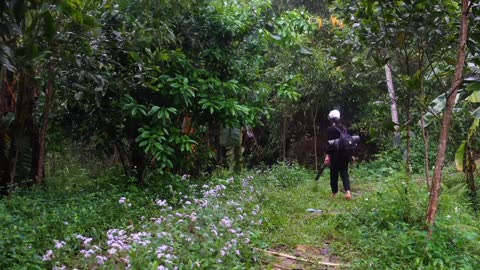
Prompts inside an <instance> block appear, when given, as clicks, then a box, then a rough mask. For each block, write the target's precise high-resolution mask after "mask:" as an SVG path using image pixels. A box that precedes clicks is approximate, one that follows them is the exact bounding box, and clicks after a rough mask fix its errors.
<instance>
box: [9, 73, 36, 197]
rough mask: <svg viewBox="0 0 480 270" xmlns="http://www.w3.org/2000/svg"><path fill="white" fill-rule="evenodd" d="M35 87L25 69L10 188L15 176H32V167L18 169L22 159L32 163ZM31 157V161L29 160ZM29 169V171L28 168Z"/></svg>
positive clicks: (20, 77) (12, 149)
mask: <svg viewBox="0 0 480 270" xmlns="http://www.w3.org/2000/svg"><path fill="white" fill-rule="evenodd" d="M33 96H34V87H32V85H31V82H30V78H29V76H28V75H27V74H25V72H24V71H21V72H20V73H19V75H18V88H17V103H16V106H15V120H14V123H13V138H12V141H11V143H10V154H9V158H8V159H9V161H10V183H9V186H10V189H11V188H12V187H13V184H14V182H15V177H17V174H19V173H20V174H21V176H22V177H32V176H33V173H32V171H31V168H23V170H18V164H19V161H20V160H21V161H22V163H23V164H28V163H30V166H31V165H32V164H31V160H32V159H31V157H29V154H28V152H29V151H31V150H32V143H31V136H32V133H33V132H32V129H33V105H34V97H33ZM27 159H30V161H27ZM27 169H28V170H29V171H28V172H27V171H26V170H27ZM9 193H10V192H9Z"/></svg>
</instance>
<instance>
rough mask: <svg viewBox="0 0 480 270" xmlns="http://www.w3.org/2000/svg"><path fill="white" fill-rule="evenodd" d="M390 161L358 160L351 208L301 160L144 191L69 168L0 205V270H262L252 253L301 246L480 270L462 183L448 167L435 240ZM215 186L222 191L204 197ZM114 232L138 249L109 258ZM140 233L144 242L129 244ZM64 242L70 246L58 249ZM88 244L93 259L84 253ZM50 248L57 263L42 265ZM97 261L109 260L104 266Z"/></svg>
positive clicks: (370, 261)
mask: <svg viewBox="0 0 480 270" xmlns="http://www.w3.org/2000/svg"><path fill="white" fill-rule="evenodd" d="M389 165H392V163H391V162H390V161H389V162H383V161H381V160H380V161H378V162H374V163H370V164H359V165H355V166H354V167H353V168H352V170H351V185H352V191H353V196H354V199H353V200H352V201H346V200H345V199H344V198H343V196H340V194H339V196H338V197H337V198H331V192H330V186H329V180H328V178H329V176H328V170H327V171H326V172H325V173H324V175H323V176H322V177H321V178H320V180H319V181H318V182H316V181H314V177H315V174H314V172H313V171H311V170H306V169H304V168H301V167H299V166H297V165H285V164H279V165H276V166H273V167H271V168H267V169H263V170H254V171H248V172H245V173H244V174H242V175H237V176H235V177H234V178H230V176H229V175H228V173H227V172H217V173H216V174H215V175H213V176H211V177H210V178H209V179H204V180H202V181H200V180H198V179H181V177H170V178H155V179H151V180H152V181H151V182H150V183H149V184H148V185H146V186H144V187H137V186H135V185H133V184H132V183H129V181H128V180H127V179H125V178H124V177H121V176H118V175H119V174H118V172H117V171H104V172H103V173H101V172H95V174H94V175H92V174H90V173H89V171H87V170H85V169H82V168H81V167H80V166H78V164H77V165H75V163H72V164H70V165H69V167H68V169H67V168H66V167H64V168H63V169H62V170H59V171H58V172H59V173H58V174H57V175H56V176H55V177H50V178H48V179H47V185H46V186H43V187H38V188H35V189H32V190H19V191H18V192H17V193H16V194H14V196H13V197H12V198H10V199H7V198H3V199H1V200H0V226H1V227H2V230H1V231H0V269H52V268H54V267H58V268H61V267H62V266H65V267H67V268H68V269H71V268H74V267H77V268H79V269H92V268H96V269H126V268H128V264H130V268H131V269H146V268H147V269H157V268H158V267H159V266H160V265H164V266H167V267H169V269H173V266H177V267H178V268H179V269H258V268H260V269H265V268H268V267H269V266H266V265H265V258H264V257H263V256H261V255H260V254H258V252H254V251H253V248H255V247H256V248H265V249H273V250H277V251H281V252H285V253H292V254H295V253H294V251H295V250H296V249H297V247H298V246H308V247H312V248H315V249H317V250H320V249H322V248H327V249H328V256H331V257H333V258H334V260H336V261H338V262H341V263H346V264H349V265H351V268H352V269H480V246H479V245H478V243H479V241H480V229H479V226H478V225H477V224H478V222H479V221H480V220H479V218H478V216H476V215H475V214H474V213H473V210H472V208H471V205H470V204H469V200H468V197H467V191H466V188H465V185H464V183H463V178H462V176H461V175H460V174H457V173H456V172H455V171H454V170H451V169H449V168H447V169H446V171H445V175H446V178H445V180H444V185H443V192H442V196H441V205H440V209H439V213H438V217H437V223H436V227H435V228H434V235H433V238H431V239H430V238H428V235H427V232H426V225H425V222H424V220H425V212H426V208H427V203H428V193H427V192H426V187H425V181H424V180H422V178H421V176H414V177H412V179H411V180H408V179H407V177H406V176H405V174H404V173H403V172H401V170H400V169H399V168H401V166H400V165H398V164H394V166H392V167H389ZM204 184H207V185H208V187H207V186H203V185H204ZM222 185H224V186H225V189H223V186H222ZM340 185H341V184H340ZM218 188H219V189H220V191H219V192H218V193H219V196H217V195H215V196H210V195H208V196H207V197H204V196H205V194H206V193H204V192H206V191H207V190H215V189H218ZM214 193H216V192H214ZM122 197H124V198H125V202H124V203H121V202H120V201H121V200H120V199H121V198H122ZM159 200H166V202H168V206H171V207H172V208H166V207H167V206H159V205H158V204H157V203H158V202H159ZM198 200H201V201H198ZM207 200H208V202H207V204H205V205H203V206H202V202H203V203H205V202H206V201H207ZM194 202H196V203H194ZM257 205H258V206H257ZM310 208H311V209H317V210H321V211H322V212H321V213H310V212H308V211H307V209H310ZM159 220H160V221H161V222H156V221H159ZM230 224H232V225H230ZM111 229H117V230H124V231H125V235H126V237H127V236H128V239H124V240H122V241H126V243H129V244H131V247H129V248H128V249H126V250H120V251H116V252H115V253H114V254H110V252H111V248H112V246H111V245H110V244H109V243H108V241H107V240H108V239H107V237H109V236H108V235H111V234H112V233H111V231H110V230H111ZM139 233H141V234H142V235H143V236H142V237H141V238H142V241H143V240H147V241H148V244H146V245H145V246H144V245H142V244H141V243H142V242H138V243H137V242H135V241H137V240H135V241H134V240H132V239H134V238H136V237H137V238H138V234H139ZM159 233H163V234H165V235H163V236H162V237H160V238H159V237H156V235H158V234H159ZM78 235H81V236H82V237H85V238H92V243H91V244H89V245H85V244H83V243H82V241H84V240H79V239H78V237H79V236H78ZM82 239H83V238H82ZM56 241H57V242H56ZM61 241H63V242H65V245H64V246H63V247H61V248H58V249H57V248H55V247H54V246H55V244H56V243H58V242H61ZM94 246H96V248H98V249H96V248H93V247H94ZM162 247H165V250H164V251H160V250H161V249H162ZM88 249H95V255H94V256H92V257H85V256H84V255H83V253H82V252H85V251H87V250H88ZM48 250H52V251H53V253H54V257H52V258H50V259H49V260H47V261H44V260H42V257H43V256H45V255H46V254H47V252H48ZM167 251H169V252H171V254H170V255H175V256H176V257H174V258H173V259H172V260H171V261H172V262H169V261H170V260H166V259H165V257H162V256H163V255H160V253H161V252H167ZM162 254H163V253H162ZM97 256H99V257H97ZM102 257H104V258H106V259H107V261H105V262H104V264H99V263H98V260H99V258H100V259H101V258H102ZM127 262H128V263H127ZM307 266H308V265H307ZM310 267H312V269H314V268H315V267H314V266H312V265H310ZM159 269H161V268H159Z"/></svg>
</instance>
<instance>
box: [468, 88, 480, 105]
mask: <svg viewBox="0 0 480 270" xmlns="http://www.w3.org/2000/svg"><path fill="white" fill-rule="evenodd" d="M479 85H480V84H479ZM467 100H468V101H470V102H473V103H477V102H480V90H477V91H475V92H473V93H472V94H471V95H470V96H468V97H467Z"/></svg>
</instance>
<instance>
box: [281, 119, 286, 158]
mask: <svg viewBox="0 0 480 270" xmlns="http://www.w3.org/2000/svg"><path fill="white" fill-rule="evenodd" d="M282 150H283V162H285V161H287V113H286V112H284V113H283V149H282Z"/></svg>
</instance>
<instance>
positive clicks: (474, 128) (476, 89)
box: [455, 79, 480, 200]
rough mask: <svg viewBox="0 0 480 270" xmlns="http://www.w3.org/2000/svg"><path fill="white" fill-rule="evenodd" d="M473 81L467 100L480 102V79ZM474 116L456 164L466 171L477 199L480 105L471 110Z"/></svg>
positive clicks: (469, 87)
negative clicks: (475, 156)
mask: <svg viewBox="0 0 480 270" xmlns="http://www.w3.org/2000/svg"><path fill="white" fill-rule="evenodd" d="M472 80H473V82H472V83H470V84H469V85H468V86H467V90H468V92H471V94H470V95H469V96H468V97H467V98H466V101H467V102H470V103H480V79H472ZM471 114H472V116H473V117H474V120H473V123H472V125H471V126H470V128H469V131H468V134H467V138H466V139H465V140H464V141H463V142H462V144H461V145H460V147H459V148H458V150H457V152H456V154H455V165H456V167H457V170H459V171H461V172H464V173H465V177H466V180H467V184H468V187H469V189H470V192H471V194H472V198H473V199H474V200H476V192H477V188H476V184H475V177H474V173H475V170H476V167H477V166H476V163H478V161H477V162H476V161H475V160H474V156H473V149H474V139H475V138H476V137H477V136H478V134H479V130H480V106H479V107H477V108H476V109H475V110H473V111H472V112H471Z"/></svg>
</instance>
